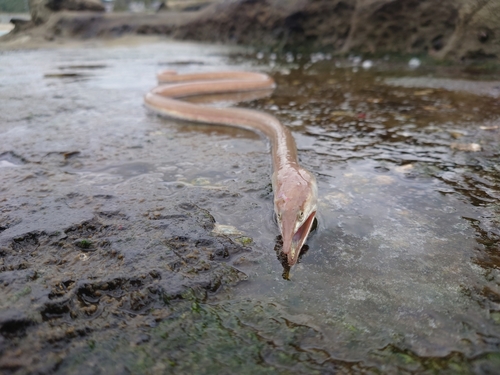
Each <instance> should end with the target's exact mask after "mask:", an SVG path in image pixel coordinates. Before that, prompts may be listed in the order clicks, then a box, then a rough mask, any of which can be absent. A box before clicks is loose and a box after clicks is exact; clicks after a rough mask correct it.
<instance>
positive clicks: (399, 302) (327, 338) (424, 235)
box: [0, 44, 500, 373]
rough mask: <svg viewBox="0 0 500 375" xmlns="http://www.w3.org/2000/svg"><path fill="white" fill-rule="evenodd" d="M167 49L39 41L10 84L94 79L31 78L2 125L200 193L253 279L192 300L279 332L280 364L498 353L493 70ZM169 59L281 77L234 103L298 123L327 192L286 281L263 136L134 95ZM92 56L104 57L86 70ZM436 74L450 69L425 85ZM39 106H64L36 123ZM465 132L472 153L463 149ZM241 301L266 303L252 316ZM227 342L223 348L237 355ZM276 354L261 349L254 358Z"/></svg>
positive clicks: (146, 190) (88, 163)
mask: <svg viewBox="0 0 500 375" xmlns="http://www.w3.org/2000/svg"><path fill="white" fill-rule="evenodd" d="M167 46H168V45H167ZM165 48H167V49H169V51H166V52H165V51H162V50H161V49H158V48H157V46H135V47H129V48H116V49H114V50H113V49H111V50H109V49H108V50H105V51H103V50H99V49H95V50H94V49H80V50H79V49H76V50H74V51H68V52H59V53H60V54H61V55H60V56H59V57H60V58H59V59H57V60H53V59H52V57H51V55H48V54H47V55H43V53H42V52H40V55H38V61H37V64H38V65H37V66H38V67H37V68H36V69H35V70H33V71H32V69H23V71H22V72H21V71H20V72H19V74H18V75H17V76H13V77H11V79H12V82H14V81H16V84H19V85H30V84H33V82H37V80H41V77H43V74H48V73H50V72H55V71H58V69H59V68H60V67H64V70H63V73H64V74H80V73H82V72H83V73H82V74H88V77H86V78H87V79H85V80H72V79H64V80H60V79H54V78H51V79H46V80H42V81H43V85H44V86H43V90H45V91H46V92H50V93H51V95H50V96H46V95H45V96H40V97H37V96H36V95H37V94H36V92H34V93H33V95H34V96H35V97H32V98H30V105H31V106H32V111H33V112H34V113H35V116H33V115H31V116H32V117H29V118H28V117H27V116H28V115H27V114H24V115H22V116H21V115H19V114H18V113H21V111H20V107H22V106H23V104H22V101H21V102H20V101H19V100H18V99H19V98H18V99H16V100H12V101H11V105H10V106H9V108H8V109H6V111H8V112H4V114H3V116H5V118H7V119H8V120H9V121H10V122H11V123H12V124H14V123H15V124H19V125H12V129H10V128H9V130H6V131H4V132H3V133H2V137H4V139H5V140H6V141H8V142H12V144H16V145H18V146H19V147H22V144H21V143H19V142H20V141H18V139H20V138H21V137H20V136H21V135H23V134H25V132H26V131H27V130H26V129H28V128H30V127H32V128H33V129H34V130H33V131H34V132H35V133H36V132H39V133H38V134H39V136H40V137H43V138H44V139H45V141H46V142H53V143H54V144H56V145H58V148H59V149H61V150H62V151H64V152H66V153H68V152H73V150H79V151H81V152H82V155H83V158H82V159H81V161H80V162H79V163H80V164H79V163H76V162H71V163H69V164H66V165H64V168H65V169H64V170H65V171H66V172H67V173H70V174H72V175H78V176H79V177H78V178H79V179H80V184H81V186H93V187H98V188H99V189H103V190H106V189H108V190H110V191H113V194H119V195H123V196H129V195H130V196H134V197H136V196H138V197H140V196H144V195H145V194H153V195H158V197H161V198H158V199H159V200H160V199H165V200H167V199H172V200H177V201H183V202H195V203H196V204H197V205H199V206H200V207H203V208H205V209H207V210H208V211H209V212H210V213H211V214H212V215H213V216H214V217H215V218H216V220H217V223H218V224H221V225H230V226H232V227H235V228H236V229H237V230H238V231H239V232H238V233H240V234H241V233H243V235H244V236H248V237H251V238H252V239H253V243H252V246H253V251H252V253H251V254H250V255H251V256H249V254H246V255H245V257H246V259H245V260H242V259H232V260H231V261H229V264H232V265H233V266H235V267H238V268H239V269H241V270H243V271H244V272H246V273H247V274H248V276H249V280H248V281H247V282H245V283H242V284H241V285H238V286H237V287H235V288H234V289H227V290H224V291H221V292H220V293H219V294H217V295H215V296H213V298H212V300H211V301H212V302H213V304H212V305H206V306H205V307H203V309H205V310H206V311H207V317H209V318H210V322H212V323H213V324H221V325H223V324H222V323H220V322H221V319H220V317H221V316H224V317H226V318H227V319H228V320H227V321H231V322H232V320H231V319H236V320H237V319H239V318H241V319H243V317H244V318H245V319H247V320H248V321H251V324H250V323H249V324H247V325H245V324H243V323H241V322H240V323H238V324H240V325H241V327H239V328H238V326H237V324H236V323H234V324H235V326H234V327H236V328H234V327H233V326H231V329H234V330H235V332H236V331H237V332H238V333H237V334H230V335H229V337H234V336H235V335H236V336H238V337H240V336H241V337H246V336H245V335H246V334H243V333H241V332H248V330H249V329H250V328H249V327H251V330H252V332H254V331H255V332H257V333H255V334H254V336H252V340H254V342H257V343H258V344H255V345H256V347H258V345H261V344H262V343H263V342H266V343H267V342H268V341H269V340H270V339H265V338H262V337H261V336H259V335H258V333H259V332H262V330H264V328H262V327H264V326H265V331H266V332H267V333H268V336H272V337H273V339H274V340H276V342H275V343H274V344H273V345H275V348H276V350H277V351H279V350H284V349H283V348H284V345H285V344H283V343H281V344H280V338H282V337H287V340H288V341H284V342H286V343H287V344H286V345H289V347H290V348H292V347H293V353H294V354H293V356H291V357H290V358H288V357H287V358H288V359H287V360H290V361H292V362H293V361H295V362H294V363H300V362H301V361H302V360H301V359H300V358H303V357H301V353H302V354H304V353H307V355H306V354H304V356H306V357H307V356H311V358H312V357H314V358H316V360H317V361H318V362H317V363H324V364H325V366H326V363H327V362H326V361H330V362H328V363H330V364H331V363H333V362H331V361H335V360H339V361H357V362H359V363H361V364H363V366H361V365H360V366H361V367H358V370H359V371H361V369H363V368H364V369H370V368H372V369H375V370H373V371H374V372H377V371H382V372H384V371H388V372H393V373H396V372H398V371H399V370H401V371H403V370H405V371H424V370H429V369H431V370H432V369H436V368H437V369H438V370H439V369H443V368H447V369H448V370H449V371H451V370H450V369H453V368H455V369H457V368H458V370H460V371H462V372H463V373H467V372H470V371H473V370H474V371H476V370H477V371H476V372H481V371H484V372H487V371H488V369H494V368H495V366H496V365H495V364H496V363H497V362H498V360H499V359H498V356H495V355H493V357H486V356H488V355H490V354H489V353H493V354H494V353H498V351H499V347H500V273H499V267H500V257H499V255H498V239H499V236H500V231H499V229H498V223H499V217H500V210H499V205H498V202H499V197H500V186H499V173H500V167H499V165H500V164H499V163H498V162H499V148H498V144H499V140H500V133H499V126H500V118H499V113H500V104H499V101H498V98H496V97H495V95H494V93H495V92H496V91H495V90H496V87H497V84H496V83H495V84H492V83H491V81H494V79H490V80H489V82H487V83H486V84H484V85H483V84H482V83H481V82H479V83H477V82H476V83H474V84H471V87H473V88H472V89H471V90H469V88H468V86H467V85H468V84H467V82H468V81H467V80H468V79H470V77H468V76H460V77H458V78H460V81H455V80H454V79H453V77H450V75H449V73H448V72H447V71H446V68H443V67H429V66H425V65H424V66H422V67H421V68H418V69H409V68H408V67H407V64H406V63H405V64H398V63H391V62H384V61H375V62H374V64H373V66H372V65H370V69H362V68H360V67H357V66H354V65H356V64H358V65H359V62H353V61H349V60H335V59H334V58H331V57H328V58H324V57H323V58H320V59H319V58H317V56H316V57H315V58H314V59H313V60H314V61H311V59H309V58H307V59H306V58H305V57H302V60H297V58H296V57H295V56H293V55H291V54H287V55H285V56H283V60H281V58H280V57H279V56H278V58H273V59H272V61H269V62H268V61H267V60H266V59H265V58H264V59H254V58H253V56H250V57H249V56H247V55H240V54H235V55H233V56H232V57H231V58H230V59H227V58H226V57H225V53H226V52H224V53H222V52H220V51H218V50H217V49H216V48H215V49H210V48H208V47H207V49H206V50H203V49H201V50H200V49H199V47H194V46H190V45H183V44H174V45H169V47H165ZM167 52H168V53H167ZM26 54H27V55H29V54H30V52H26ZM200 55H202V56H204V58H203V59H201V58H200V57H199V56H200ZM166 56H167V57H166ZM31 60H33V59H31ZM201 60H203V63H202V65H201V62H198V61H201ZM186 61H187V63H184V62H186ZM190 61H193V63H190ZM176 62H177V63H176ZM268 63H269V65H268ZM7 64H15V61H14V60H12V61H10V60H9V61H7ZM231 64H232V65H231ZM259 64H260V65H259ZM170 65H171V66H174V67H175V68H177V69H179V70H181V71H197V70H200V69H205V70H220V69H224V68H227V67H228V66H229V67H232V68H237V69H250V68H253V69H260V70H263V71H269V70H270V73H271V74H272V75H273V76H274V78H275V79H276V81H277V84H278V88H277V89H276V91H275V93H274V94H273V95H272V96H271V97H269V98H265V99H259V100H257V101H253V102H250V103H246V104H244V106H246V107H250V108H257V109H260V110H264V111H266V112H269V113H272V114H274V115H276V116H277V117H278V118H280V119H281V120H282V121H283V123H285V124H286V125H288V126H290V127H291V128H292V131H293V132H294V134H295V135H296V139H297V144H298V147H299V150H300V159H301V163H302V164H303V165H304V167H305V168H307V169H308V170H311V171H312V172H313V173H315V174H316V176H317V177H318V183H319V192H320V208H319V212H318V227H317V229H316V231H315V232H314V233H313V234H312V235H311V237H310V239H309V241H308V251H307V253H305V254H303V256H302V258H301V262H300V263H299V264H298V265H297V266H296V267H293V268H292V269H291V271H290V280H284V279H283V278H282V273H283V269H282V266H281V264H280V261H279V259H276V258H277V255H276V253H275V252H274V251H273V249H274V247H275V245H276V244H277V239H276V236H277V234H278V228H277V227H276V225H275V223H274V221H273V218H272V192H271V190H270V172H271V170H270V165H271V163H270V156H269V150H268V147H267V146H266V143H265V142H264V141H263V140H262V139H261V138H259V137H258V136H255V135H253V134H251V133H248V132H246V131H243V130H234V129H227V128H223V127H213V126H193V125H186V124H183V123H179V122H173V121H170V120H166V119H162V118H159V117H156V116H153V115H150V114H148V113H147V111H146V110H145V109H144V108H143V107H142V95H143V94H144V93H146V92H147V91H148V90H149V89H150V88H151V86H152V85H154V84H155V83H154V80H153V78H152V77H153V75H154V73H155V71H156V70H157V69H160V68H164V67H168V66H170ZM200 65H201V66H200ZM365 65H366V66H368V65H367V64H365ZM90 66H92V67H98V68H95V69H94V68H92V71H91V73H92V74H89V73H88V72H89V71H88V67H90ZM270 66H273V68H272V69H271V68H270ZM0 69H1V68H0ZM61 69H62V68H61ZM26 72H28V73H26ZM410 76H411V80H406V78H405V77H410ZM434 76H443V77H444V78H446V80H441V81H437V82H438V83H436V82H435V81H434V80H433V77H434ZM490 78H491V77H490ZM493 78H495V77H493ZM496 79H498V77H497V78H496ZM408 82H410V83H411V84H410V83H408ZM450 82H451V83H450ZM464 82H465V83H464ZM450 90H451V91H450ZM453 90H457V91H453ZM470 91H473V93H470ZM487 92H488V93H490V94H488V93H487ZM491 93H493V94H491ZM475 94H481V95H475ZM483 94H484V95H483ZM49 104H50V105H51V106H52V107H54V108H58V114H57V115H56V116H53V117H51V121H50V122H47V121H46V120H45V118H46V117H49V116H51V115H50V114H49V113H48V112H47V110H46V106H47V105H49ZM16 106H17V107H16ZM68 115H71V117H70V118H71V124H79V125H82V126H85V127H86V128H85V129H82V127H81V126H78V127H75V128H74V129H72V130H71V133H68V132H69V130H67V129H68V128H69V127H70V125H69V124H70V121H69V120H68ZM1 116H2V115H1V114H0V118H1ZM23 116H24V117H23ZM37 126H39V127H40V129H42V130H43V131H42V130H37V129H38V128H37ZM16 142H18V143H16ZM457 144H459V145H464V147H463V148H462V147H457V146H454V145H457ZM471 144H477V145H479V148H472V149H471V150H479V151H477V152H474V151H462V150H467V149H468V148H467V147H466V146H467V145H471ZM44 147H45V146H44V145H43V144H37V145H36V146H35V149H34V150H33V151H32V153H33V154H34V155H37V153H40V154H43V152H44ZM89 155H90V156H89ZM85 158H87V159H85ZM278 242H279V241H278ZM278 246H279V243H278ZM257 301H258V302H257ZM246 311H254V312H255V314H262V315H258V316H257V317H254V318H253V319H255V321H253V320H252V318H251V317H249V316H247V315H248V314H246ZM228 316H229V317H228ZM230 317H233V318H230ZM196 319H199V317H197V318H196ZM243 320H244V319H243ZM243 320H242V321H243ZM271 322H272V323H273V324H271ZM212 323H207V322H201V323H200V325H202V326H203V324H205V325H206V324H212ZM165 324H166V323H165ZM228 324H229V323H228ZM231 324H232V323H231ZM210 327H211V326H210ZM297 327H308V328H307V329H308V330H310V331H311V332H312V331H314V335H315V336H314V335H312V334H310V333H309V331H308V330H306V329H305V330H304V332H305V333H300V335H299V334H298V333H297V336H294V337H291V336H290V335H292V336H293V332H299V331H300V329H299V328H297ZM225 328H227V327H225ZM172 329H173V328H172ZM227 329H229V328H227ZM295 330H296V331H295ZM301 332H302V331H301ZM161 337H162V339H163V340H164V339H165V338H164V336H161ZM221 337H222V336H216V335H215V334H214V337H212V338H211V340H212V341H213V342H216V341H217V340H222V338H221ZM226 339H227V340H229V339H228V338H224V340H226ZM294 339H296V340H298V341H297V342H294ZM158 340H160V338H158ZM266 340H267V341H266ZM197 345H198V344H197ZM280 345H281V346H280ZM221 346H222V347H224V348H225V350H227V353H226V354H227V356H228V358H230V357H231V353H232V352H231V350H232V349H231V348H227V345H221ZM256 350H257V349H256ZM290 350H291V349H290ZM311 353H312V354H311ZM318 353H321V354H318ZM394 353H395V354H394ZM453 353H454V354H453ZM457 353H458V354H457ZM219 354H220V355H221V356H222V357H224V355H225V354H224V353H219ZM271 357H272V356H271V354H270V353H266V354H262V353H260V358H261V359H260V361H262V358H264V361H265V360H266V359H268V358H271ZM306 357H304V358H306ZM428 357H445V358H444V359H443V361H445V362H446V361H447V362H446V363H445V364H442V363H441V362H439V363H438V362H432V363H431V362H429V361H430V360H429V359H428ZM307 358H310V357H307ZM307 358H306V359H304V360H303V363H306V362H307V361H308V360H309V359H307ZM321 358H323V359H321ZM485 358H486V359H485ZM479 359H480V360H481V361H483V362H481V364H477V366H479V367H474V366H476V364H473V363H476V362H474V361H476V360H479ZM322 361H324V362H322ZM454 361H455V362H456V363H458V365H456V366H458V367H453V366H452V365H453V364H455V362H454ZM495 361H497V362H495ZM222 362H224V361H222ZM311 363H312V362H311ZM315 363H316V362H315ZM440 363H441V364H440ZM450 363H451V364H450ZM477 363H479V362H477ZM260 365H261V362H259V366H260ZM433 366H434V367H433ZM436 366H437V367H436ZM439 366H441V367H439ZM447 366H448V367H447ZM480 366H483V367H480ZM319 367H321V366H319ZM280 368H281V369H289V370H290V369H291V370H290V371H292V370H293V369H294V368H298V367H297V366H295V367H293V366H291V367H286V366H285V365H283V367H280ZM301 368H302V367H301ZM332 368H333V367H332ZM349 368H350V370H349V371H352V372H356V371H358V370H356V368H354V367H352V368H351V367H349ZM478 369H479V370H478ZM497 369H498V367H497ZM438 370H435V371H438ZM458 370H457V371H458ZM429 371H430V370H429ZM432 371H434V370H432Z"/></svg>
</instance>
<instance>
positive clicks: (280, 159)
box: [144, 70, 318, 266]
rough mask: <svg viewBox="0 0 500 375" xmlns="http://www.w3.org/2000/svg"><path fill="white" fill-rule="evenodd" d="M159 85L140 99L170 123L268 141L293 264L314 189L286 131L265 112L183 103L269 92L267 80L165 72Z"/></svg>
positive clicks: (309, 222)
mask: <svg viewBox="0 0 500 375" xmlns="http://www.w3.org/2000/svg"><path fill="white" fill-rule="evenodd" d="M157 78H158V82H159V85H158V86H157V87H155V88H154V89H152V90H151V91H150V92H148V93H147V94H146V95H145V97H144V102H145V105H146V107H147V108H149V109H150V110H152V111H153V112H155V113H157V114H159V115H162V116H167V117H171V118H175V119H180V120H186V121H194V122H200V123H207V124H217V125H226V126H233V127H239V128H244V129H249V130H252V131H255V132H258V133H263V134H264V135H265V136H267V137H268V138H269V140H270V141H271V149H272V164H273V174H272V187H273V193H274V212H275V214H276V219H277V223H278V226H279V229H280V231H281V236H282V240H283V247H282V250H281V251H282V252H283V253H284V254H285V256H286V257H287V261H288V265H289V266H293V265H294V264H296V263H297V261H298V258H299V254H300V250H301V248H302V246H303V245H304V243H305V242H306V239H307V237H308V235H309V233H310V231H311V228H312V226H313V222H314V218H315V216H316V212H317V202H318V188H317V183H316V178H315V177H314V175H313V174H312V173H311V172H309V171H307V170H306V169H304V168H302V167H301V166H300V165H299V162H298V156H297V146H296V144H295V140H294V138H293V136H292V134H291V132H290V130H288V128H287V127H285V126H284V125H282V124H281V123H280V121H279V120H278V119H276V118H275V117H274V116H271V115H269V114H267V113H263V112H259V111H255V110H250V109H243V108H217V107H212V106H207V105H202V104H196V103H192V102H187V101H184V100H182V99H184V98H189V97H194V96H207V95H216V94H237V93H245V92H252V91H259V90H272V89H274V88H275V86H276V85H275V83H274V81H273V79H272V78H271V77H269V76H268V75H266V74H262V73H255V72H243V71H239V72H234V71H227V72H207V73H190V74H177V73H176V72H175V71H171V70H166V71H163V72H160V73H159V74H158V76H157Z"/></svg>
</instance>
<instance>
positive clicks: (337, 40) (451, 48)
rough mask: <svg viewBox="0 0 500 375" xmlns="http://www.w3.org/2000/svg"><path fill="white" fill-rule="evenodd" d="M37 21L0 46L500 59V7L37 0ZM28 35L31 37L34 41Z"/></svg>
mask: <svg viewBox="0 0 500 375" xmlns="http://www.w3.org/2000/svg"><path fill="white" fill-rule="evenodd" d="M30 9H31V17H32V19H31V21H27V22H26V21H16V20H14V21H13V23H14V24H15V28H14V30H13V31H12V32H11V33H10V34H9V35H7V36H4V37H2V38H1V39H0V41H7V42H10V44H14V45H16V40H22V43H26V42H27V40H28V39H29V40H31V41H40V40H48V41H53V40H56V39H64V38H96V37H116V36H122V35H124V34H157V35H166V36H169V37H173V38H177V39H183V40H201V41H210V42H222V43H232V44H245V45H253V46H257V47H259V48H264V49H269V50H273V51H283V50H303V51H318V50H321V51H329V52H334V53H342V54H346V53H352V52H356V53H367V54H385V53H403V54H419V55H430V56H432V57H435V58H437V59H446V60H455V61H464V60H478V59H479V60H498V57H499V56H500V2H498V1H496V0H460V1H456V0H444V1H439V2H437V1H432V0H410V1H408V0H328V1H327V0H289V1H286V2H283V1H278V0H237V1H234V0H233V1H215V2H212V3H211V4H209V5H208V6H206V7H202V8H201V9H198V10H195V11H178V10H169V8H168V7H167V10H165V11H159V12H157V13H141V14H136V13H135V14H133V13H106V12H104V7H103V6H102V5H101V4H100V3H99V1H98V0H61V1H55V0H31V1H30ZM26 36H28V37H29V38H26Z"/></svg>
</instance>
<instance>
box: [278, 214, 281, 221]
mask: <svg viewBox="0 0 500 375" xmlns="http://www.w3.org/2000/svg"><path fill="white" fill-rule="evenodd" d="M278 222H280V223H281V214H278Z"/></svg>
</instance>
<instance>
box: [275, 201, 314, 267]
mask: <svg viewBox="0 0 500 375" xmlns="http://www.w3.org/2000/svg"><path fill="white" fill-rule="evenodd" d="M315 216H316V211H312V212H311V213H310V214H309V216H308V217H307V219H306V220H305V221H304V222H303V223H302V225H300V223H296V226H298V228H296V230H295V232H294V234H293V237H292V238H291V242H290V247H289V251H286V250H287V247H288V246H286V245H287V244H286V242H288V241H285V240H284V242H283V250H284V253H285V254H287V256H288V265H289V266H293V265H294V264H295V263H297V261H298V259H299V255H300V250H301V249H302V246H303V245H304V243H305V242H306V240H307V236H308V235H309V233H310V232H311V228H312V225H313V222H314V217H315Z"/></svg>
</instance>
